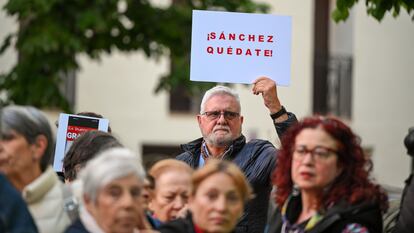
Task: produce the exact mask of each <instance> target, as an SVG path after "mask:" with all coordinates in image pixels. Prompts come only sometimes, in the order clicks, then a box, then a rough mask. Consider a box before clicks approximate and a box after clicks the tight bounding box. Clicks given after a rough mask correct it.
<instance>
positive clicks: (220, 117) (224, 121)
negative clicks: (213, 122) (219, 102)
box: [217, 112, 227, 124]
mask: <svg viewBox="0 0 414 233" xmlns="http://www.w3.org/2000/svg"><path fill="white" fill-rule="evenodd" d="M217 123H219V124H226V123H227V119H226V118H225V117H224V112H221V113H220V116H219V117H218V118H217Z"/></svg>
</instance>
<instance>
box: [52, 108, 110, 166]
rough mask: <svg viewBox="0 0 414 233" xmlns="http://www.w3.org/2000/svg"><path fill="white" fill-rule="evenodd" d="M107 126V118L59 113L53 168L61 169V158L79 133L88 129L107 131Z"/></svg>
mask: <svg viewBox="0 0 414 233" xmlns="http://www.w3.org/2000/svg"><path fill="white" fill-rule="evenodd" d="M108 126H109V121H108V119H103V118H95V117H87V116H80V115H71V114H65V113H61V114H60V115H59V127H58V131H57V135H56V148H55V158H54V161H53V168H54V170H55V171H58V172H62V171H63V158H64V157H65V154H66V152H68V150H69V148H70V146H71V145H72V143H73V141H74V140H75V139H76V138H77V137H78V136H79V135H80V134H82V133H83V132H86V131H89V130H100V131H104V132H108Z"/></svg>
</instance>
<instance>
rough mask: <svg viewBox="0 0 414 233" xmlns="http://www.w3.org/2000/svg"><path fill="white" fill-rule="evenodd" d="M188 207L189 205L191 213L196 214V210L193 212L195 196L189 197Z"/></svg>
mask: <svg viewBox="0 0 414 233" xmlns="http://www.w3.org/2000/svg"><path fill="white" fill-rule="evenodd" d="M187 205H188V209H189V210H190V212H193V213H194V210H193V208H194V196H193V195H190V196H189V197H188V203H187Z"/></svg>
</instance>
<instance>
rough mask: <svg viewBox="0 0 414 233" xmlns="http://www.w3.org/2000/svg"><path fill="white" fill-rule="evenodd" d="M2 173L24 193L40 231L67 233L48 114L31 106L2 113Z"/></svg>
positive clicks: (0, 142)
mask: <svg viewBox="0 0 414 233" xmlns="http://www.w3.org/2000/svg"><path fill="white" fill-rule="evenodd" d="M1 125H2V128H1V131H2V132H1V133H2V134H1V135H2V137H1V139H0V172H2V173H4V174H5V175H6V176H7V178H8V180H9V181H10V182H11V183H12V184H13V186H14V187H15V188H16V189H17V190H19V191H20V192H22V196H23V199H24V200H25V201H26V203H27V205H28V207H29V210H30V212H31V214H32V216H33V218H34V220H35V222H36V225H37V227H38V229H39V231H40V232H45V233H47V232H63V231H64V229H65V228H66V227H67V226H68V225H69V224H70V218H69V216H68V215H67V214H66V213H65V211H64V201H63V199H64V198H63V191H62V185H63V184H62V183H61V182H60V181H59V178H58V177H57V175H56V173H55V172H54V171H53V169H52V167H51V166H50V165H49V164H50V159H51V157H52V154H53V147H54V141H53V137H52V131H51V129H50V125H49V122H48V120H47V118H46V117H45V115H44V114H43V113H42V112H41V111H39V110H38V109H36V108H34V107H31V106H7V107H4V108H3V110H2V112H1Z"/></svg>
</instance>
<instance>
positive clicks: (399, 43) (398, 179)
mask: <svg viewBox="0 0 414 233" xmlns="http://www.w3.org/2000/svg"><path fill="white" fill-rule="evenodd" d="M355 13H356V14H355V21H354V27H355V30H354V38H353V39H354V59H355V60H354V61H355V62H354V85H353V88H354V95H353V106H354V107H353V112H354V117H353V124H352V125H353V126H354V129H355V130H356V131H357V133H359V135H360V136H361V137H362V142H363V144H364V145H366V146H369V147H372V148H373V161H374V166H375V170H374V171H375V176H376V177H377V178H378V180H379V181H381V182H382V183H385V184H390V185H396V186H402V185H403V181H404V180H405V178H406V177H407V176H408V174H409V169H410V160H409V157H408V156H407V155H406V150H405V147H404V145H403V139H404V137H405V135H407V133H408V128H409V127H410V126H414V108H413V94H412V93H413V91H412V88H413V87H414V76H413V74H414V65H413V64H414V46H413V41H414V24H413V21H412V20H411V18H410V17H409V16H408V15H407V14H406V13H405V12H404V11H403V10H401V13H400V16H399V17H398V18H393V17H392V16H391V15H389V14H388V15H387V16H385V17H384V19H383V20H382V21H381V23H379V22H377V21H376V20H374V19H373V18H371V17H367V14H366V11H365V4H364V2H360V3H359V4H358V6H357V7H356V12H355Z"/></svg>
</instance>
